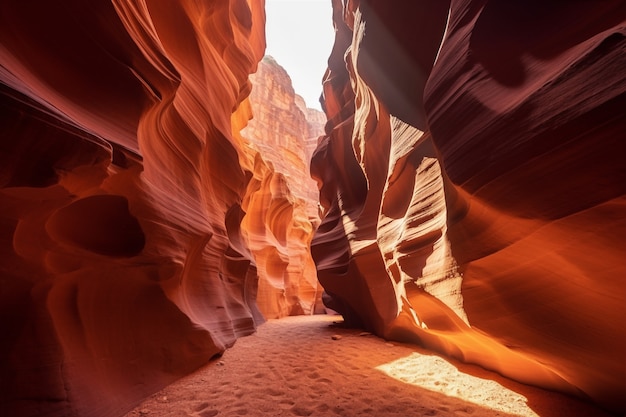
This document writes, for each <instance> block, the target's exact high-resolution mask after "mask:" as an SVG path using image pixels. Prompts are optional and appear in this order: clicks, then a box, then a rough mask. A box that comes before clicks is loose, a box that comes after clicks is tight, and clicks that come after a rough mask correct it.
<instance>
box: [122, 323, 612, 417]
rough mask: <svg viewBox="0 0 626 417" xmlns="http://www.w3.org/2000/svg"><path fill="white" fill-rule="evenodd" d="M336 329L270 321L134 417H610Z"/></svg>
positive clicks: (554, 395)
mask: <svg viewBox="0 0 626 417" xmlns="http://www.w3.org/2000/svg"><path fill="white" fill-rule="evenodd" d="M334 321H338V322H340V321H341V318H340V317H339V316H325V315H318V316H299V317H288V318H284V319H280V320H270V321H268V322H267V323H265V324H263V325H262V326H260V328H259V329H258V332H257V333H256V334H255V335H252V336H248V337H244V338H241V339H239V340H238V341H237V343H236V344H235V346H234V347H233V348H231V349H229V350H227V351H226V353H225V354H224V355H223V356H222V357H221V358H219V359H216V360H214V361H212V362H211V363H209V364H208V365H207V366H204V367H203V368H201V369H199V370H198V371H196V372H195V373H193V374H191V375H189V376H187V377H185V378H183V379H181V380H179V381H177V382H175V383H174V384H172V385H170V386H168V387H166V388H165V389H163V390H162V391H160V392H158V393H156V394H155V395H153V396H152V397H150V398H149V399H147V400H146V401H144V402H143V403H142V404H140V405H139V406H138V407H137V408H135V409H134V410H133V411H131V412H130V413H128V414H127V415H126V417H138V416H142V417H164V416H168V417H169V416H172V417H179V416H180V417H196V416H198V417H212V416H324V417H325V416H329V417H333V416H344V417H352V416H377V417H381V416H398V417H408V416H441V417H446V416H455V417H458V416H461V417H463V416H475V417H478V416H487V417H489V416H511V415H514V416H541V417H555V416H559V417H561V416H570V417H572V416H598V417H600V416H602V417H607V416H609V414H607V413H605V412H603V411H601V410H599V409H597V408H595V407H593V406H591V405H590V404H587V403H584V402H582V401H580V400H577V399H574V398H570V397H567V396H564V395H561V394H557V393H553V392H549V391H544V390H541V389H538V388H533V387H529V386H526V385H522V384H518V383H515V382H513V381H510V380H507V379H505V378H503V377H501V376H499V375H497V374H494V373H491V372H488V371H485V370H484V369H482V368H479V367H476V366H471V365H465V364H462V363H459V362H456V361H453V360H451V359H445V358H442V357H440V356H437V355H435V354H433V353H432V352H428V351H425V350H423V349H421V348H419V347H416V346H412V345H404V344H399V343H388V342H386V341H385V340H383V339H380V338H378V337H375V336H373V335H370V334H363V332H362V331H360V330H355V329H345V328H342V327H340V326H337V325H333V322H334ZM335 339H336V340H335Z"/></svg>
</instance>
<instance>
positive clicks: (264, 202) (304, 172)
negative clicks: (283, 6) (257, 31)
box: [242, 56, 326, 318]
mask: <svg viewBox="0 0 626 417" xmlns="http://www.w3.org/2000/svg"><path fill="white" fill-rule="evenodd" d="M250 81H251V82H252V85H253V87H252V92H251V93H250V105H251V108H252V112H253V114H254V116H253V118H252V119H251V120H250V121H249V122H248V126H247V127H246V128H245V129H244V130H243V131H242V135H243V136H244V137H246V138H247V139H248V140H249V141H250V142H251V146H252V147H253V148H254V149H255V150H257V151H258V152H259V155H260V159H258V160H257V163H256V164H255V170H254V172H253V174H254V178H253V179H252V180H251V182H250V185H249V188H250V187H256V190H254V191H252V192H249V193H248V196H249V198H248V199H247V200H246V201H247V205H246V207H244V210H245V211H246V213H248V215H247V216H246V220H245V221H244V223H243V226H244V228H245V232H246V234H247V241H248V246H249V247H250V250H251V251H252V252H253V255H254V258H255V262H256V265H257V269H258V274H259V288H258V292H257V304H258V307H259V309H260V310H261V312H262V313H263V315H264V316H265V317H266V318H278V317H283V316H286V315H297V314H311V313H314V312H315V310H316V308H317V309H318V312H323V311H324V308H323V305H322V303H321V296H322V288H321V286H320V284H319V282H318V280H317V272H316V269H315V264H314V263H313V259H312V258H311V252H310V243H311V239H312V237H313V231H314V228H316V227H317V225H318V224H319V211H318V198H317V194H318V193H317V186H316V183H315V181H314V180H313V179H312V178H311V176H310V166H309V161H310V159H311V155H312V154H313V150H314V149H315V147H316V146H317V139H318V138H319V137H320V136H321V135H322V134H323V133H324V123H325V120H326V117H325V115H324V113H322V112H320V111H318V110H315V109H310V108H307V107H306V105H305V103H304V100H303V99H302V98H301V97H300V96H297V95H296V94H295V93H294V90H293V86H292V84H291V79H290V78H289V75H288V74H287V72H286V71H285V70H284V69H283V67H281V66H280V65H279V64H278V63H277V62H276V61H275V60H274V58H272V57H270V56H266V57H264V58H263V60H262V61H261V62H260V63H259V66H258V69H257V72H256V73H254V74H252V75H251V76H250Z"/></svg>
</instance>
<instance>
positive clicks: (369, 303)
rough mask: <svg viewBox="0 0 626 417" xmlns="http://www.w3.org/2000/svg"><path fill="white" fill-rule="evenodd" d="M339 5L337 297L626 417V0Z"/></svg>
mask: <svg viewBox="0 0 626 417" xmlns="http://www.w3.org/2000/svg"><path fill="white" fill-rule="evenodd" d="M333 5H334V21H335V25H336V29H337V32H336V33H337V36H336V42H335V46H334V49H333V51H332V54H331V57H330V60H329V69H328V72H327V74H326V77H325V81H324V93H325V103H324V104H325V111H326V115H327V117H328V120H329V124H328V125H327V131H328V132H329V134H328V135H327V136H326V137H325V138H324V139H323V140H322V141H321V143H320V146H319V147H318V148H317V150H316V153H315V154H314V156H313V161H312V173H313V176H314V178H316V179H317V180H318V182H319V186H320V200H321V204H322V206H323V218H322V223H321V225H320V227H319V229H318V231H317V233H316V235H315V237H314V240H313V245H312V253H313V256H314V259H315V262H316V264H317V268H318V276H319V279H320V281H321V283H322V285H323V286H324V288H325V290H326V291H327V292H328V293H329V294H330V295H331V296H332V299H327V303H328V304H329V305H330V306H332V307H333V308H335V309H337V310H338V311H341V312H342V313H343V315H344V317H345V318H346V320H347V321H349V322H353V323H355V324H358V325H362V326H365V327H366V328H369V329H371V330H372V331H374V332H376V333H377V334H379V335H381V336H384V337H387V338H392V339H400V340H410V341H414V342H417V343H420V344H423V345H425V346H427V347H428V348H431V349H434V350H437V351H440V352H444V353H446V354H449V355H452V356H454V357H456V358H459V359H462V360H465V361H468V362H472V363H477V364H480V365H482V366H484V367H486V368H489V369H493V370H496V371H498V372H500V373H502V374H504V375H506V376H509V377H511V378H514V379H517V380H519V381H523V382H526V383H530V384H536V385H539V386H542V387H546V388H550V389H556V390H560V391H564V392H568V393H572V394H575V395H579V396H582V397H585V398H590V399H592V400H593V401H595V402H597V403H599V404H601V405H603V406H605V407H607V408H610V409H613V410H618V411H623V410H624V403H623V398H624V395H625V394H626V387H625V386H624V375H625V373H626V368H625V362H624V352H625V351H626V336H625V335H626V332H625V330H626V329H625V327H624V317H626V300H625V296H624V295H625V294H624V286H623V276H624V275H625V274H626V264H625V263H624V261H623V260H622V258H623V257H624V248H625V247H626V241H625V237H624V236H626V197H625V195H626V168H625V167H626V165H624V161H625V160H626V147H625V146H624V132H625V131H626V121H625V113H624V102H625V95H624V92H625V91H626V82H625V81H624V80H625V78H624V76H623V70H622V69H621V68H623V67H624V64H626V61H625V59H626V55H625V54H624V50H625V46H626V44H625V40H624V31H625V24H624V13H623V11H624V2H622V1H604V2H600V3H598V4H596V3H594V4H593V5H592V4H591V3H585V2H579V3H576V5H570V4H568V5H565V4H560V3H555V4H552V5H549V6H546V5H545V3H543V2H538V1H537V2H535V1H531V2H520V4H519V5H516V4H511V3H510V2H495V1H484V0H482V1H481V0H453V1H451V2H450V3H449V4H448V3H447V2H444V1H435V0H433V1H427V0H420V1H413V0H410V1H409V0H407V1H398V2H394V4H393V7H391V6H390V3H389V2H383V1H377V0H368V1H366V0H361V1H348V2H341V1H338V0H336V1H333Z"/></svg>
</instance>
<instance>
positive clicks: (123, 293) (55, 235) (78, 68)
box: [0, 0, 319, 417]
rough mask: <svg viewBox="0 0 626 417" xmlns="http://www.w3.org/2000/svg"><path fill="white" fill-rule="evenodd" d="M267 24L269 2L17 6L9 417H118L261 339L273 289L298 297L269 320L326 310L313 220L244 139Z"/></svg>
mask: <svg viewBox="0 0 626 417" xmlns="http://www.w3.org/2000/svg"><path fill="white" fill-rule="evenodd" d="M264 21H265V14H264V2H263V1H262V0H250V1H248V0H228V1H219V2H200V3H199V2H195V1H187V0H180V1H167V2H163V1H160V0H158V1H152V0H149V1H116V0H114V1H113V2H111V1H99V0H98V1H90V2H83V1H78V0H67V1H64V2H54V3H49V2H38V3H37V5H36V6H34V5H33V4H31V3H28V2H26V3H25V2H20V1H3V2H2V4H1V5H0V82H1V83H0V119H1V123H0V134H1V140H0V228H1V230H0V245H1V247H2V250H1V251H0V257H1V262H0V322H1V323H2V329H3V330H2V331H3V333H2V337H1V338H0V340H1V341H0V353H1V354H0V375H1V377H0V414H1V415H3V416H5V415H6V416H9V415H11V416H26V415H37V416H42V415H46V416H63V417H67V416H79V415H80V416H112V415H122V414H123V413H124V412H125V411H127V410H128V409H130V408H131V407H132V406H133V405H135V404H136V403H137V402H138V401H139V400H141V399H143V398H145V397H146V396H147V395H149V394H151V393H153V392H155V391H156V390H158V389H160V388H161V387H163V386H165V385H166V384H168V383H170V382H172V381H173V380H175V379H177V378H179V377H180V376H183V375H186V374H188V373H189V372H191V371H193V370H194V369H196V368H198V367H199V366H201V365H203V364H205V363H206V362H207V361H208V360H209V359H210V358H212V357H213V356H215V355H219V354H221V352H223V350H224V349H225V348H227V347H228V346H231V345H232V344H233V343H234V342H235V340H236V339H237V338H238V337H240V336H243V335H247V334H250V333H252V332H253V331H254V330H255V327H256V326H257V325H258V324H260V323H261V322H262V321H263V320H264V318H263V315H262V314H261V312H260V311H259V308H257V305H256V301H255V300H256V298H257V291H258V289H259V288H261V287H263V286H267V285H269V284H267V283H274V282H276V281H278V284H277V286H280V285H282V286H283V287H285V288H286V290H287V293H286V294H282V295H276V294H273V295H272V297H269V296H268V297H265V298H264V299H263V300H264V302H262V303H261V304H262V310H263V312H264V313H266V314H268V315H272V316H281V315H284V314H291V313H294V312H301V313H310V312H311V311H312V310H313V309H314V308H315V300H316V299H319V294H317V292H316V291H317V284H316V283H315V280H314V274H315V271H314V269H313V266H312V264H311V261H310V259H308V258H307V255H308V253H307V252H308V250H307V248H308V244H309V242H310V239H311V233H312V230H313V227H314V225H313V224H312V222H313V223H314V222H315V221H316V220H315V216H311V210H310V209H309V208H308V205H307V204H308V202H307V204H305V203H304V202H303V200H304V197H303V196H301V195H299V194H298V193H301V191H300V190H299V189H294V190H292V189H291V188H290V187H292V186H293V182H292V181H290V180H289V178H288V176H289V173H288V172H285V171H278V170H276V169H275V168H274V167H273V166H272V164H271V162H269V161H267V160H266V159H265V158H266V155H264V154H263V153H262V152H261V151H260V150H259V149H256V148H255V147H254V146H251V144H250V142H249V141H248V140H247V139H245V138H244V137H242V136H241V135H240V133H239V131H240V130H241V129H242V128H243V127H244V126H245V125H246V124H247V122H248V120H249V119H250V117H251V110H250V103H249V101H248V100H247V96H248V95H249V93H250V90H251V84H250V82H249V80H248V77H249V74H250V73H253V72H255V71H256V69H257V63H258V62H259V61H260V60H261V58H262V56H263V53H264V49H265V40H264ZM294 134H295V133H294ZM302 134H303V135H305V134H306V135H308V134H309V131H308V130H307V131H306V133H305V132H303V133H302ZM308 139H309V138H308V137H304V136H303V137H302V138H301V140H308ZM300 151H301V149H300V148H298V152H300ZM296 157H297V158H302V155H300V154H297V155H295V156H294V161H295V159H297V158H296ZM294 163H295V162H294ZM298 163H299V166H298V167H297V168H298V170H297V175H301V171H305V172H306V171H307V169H305V166H306V163H304V162H303V161H302V160H299V162H298ZM315 215H317V211H315ZM270 237H271V239H270ZM262 239H266V240H265V241H263V242H262V245H260V244H259V241H260V240H262ZM303 267H306V268H308V270H309V272H308V274H307V275H306V277H305V278H303V279H301V280H300V281H297V282H290V279H291V278H292V277H293V276H295V275H298V274H299V273H300V272H302V271H300V270H297V269H298V268H303ZM261 269H262V271H260V270H261ZM259 282H260V283H259ZM277 291H278V290H277ZM270 298H271V300H270ZM266 301H267V302H266ZM269 301H271V302H269Z"/></svg>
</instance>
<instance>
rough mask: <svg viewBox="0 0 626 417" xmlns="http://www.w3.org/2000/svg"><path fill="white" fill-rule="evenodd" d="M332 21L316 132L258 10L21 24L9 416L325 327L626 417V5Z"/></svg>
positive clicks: (92, 14) (72, 1) (383, 13)
mask: <svg viewBox="0 0 626 417" xmlns="http://www.w3.org/2000/svg"><path fill="white" fill-rule="evenodd" d="M328 2H329V3H332V15H331V13H329V16H328V18H329V19H332V23H333V25H334V29H335V42H334V45H333V47H332V50H329V51H328V69H327V70H326V73H325V74H320V79H319V82H320V90H323V95H322V97H321V98H320V100H321V104H322V109H323V113H322V112H319V111H316V110H314V109H312V108H307V106H306V104H305V103H304V100H303V99H302V98H301V97H299V96H298V95H297V94H296V93H297V92H295V91H294V89H293V87H292V86H291V82H290V80H289V75H288V74H287V72H286V71H285V70H284V69H283V68H282V67H281V66H280V65H279V64H280V62H276V60H274V59H273V58H272V57H270V56H265V48H266V42H265V9H264V6H265V2H264V0H208V1H196V0H167V1H164V0H90V1H88V2H85V1H81V0H64V1H62V2H46V1H38V2H28V1H18V0H3V1H2V2H1V3H0V121H1V123H0V135H1V138H0V248H1V250H0V261H1V262H0V323H1V324H2V336H1V338H0V415H2V416H7V417H9V416H18V417H22V416H63V417H83V416H89V417H117V416H123V415H124V414H125V413H127V412H129V411H130V410H132V409H133V408H134V407H135V406H137V404H139V403H141V401H143V400H144V399H146V398H148V397H150V396H151V395H153V394H154V393H156V392H158V391H159V390H161V389H163V388H164V387H166V386H168V385H169V384H172V383H173V382H175V381H177V380H180V379H181V378H183V377H185V376H187V375H190V374H191V373H193V372H194V371H196V370H197V369H199V368H201V367H202V366H204V365H206V364H207V363H209V362H213V361H214V360H215V359H217V358H219V357H220V356H221V355H222V354H224V352H227V350H228V349H229V348H231V347H232V346H233V345H234V344H235V342H236V341H237V340H238V339H239V340H240V341H241V340H244V339H249V338H250V337H252V336H250V335H253V334H254V333H255V331H257V329H261V328H263V326H265V325H266V324H264V322H266V321H267V320H274V319H279V320H277V321H279V322H280V321H281V320H285V318H286V317H288V316H310V315H323V314H326V312H336V313H338V314H340V315H341V316H342V319H343V321H344V324H345V325H347V326H349V327H351V328H355V329H360V330H361V331H363V332H367V333H371V334H373V335H375V336H377V337H379V338H382V339H384V340H386V341H389V342H390V343H391V342H394V343H406V344H410V345H415V346H419V347H421V348H423V349H426V350H428V351H432V352H435V353H436V354H439V355H442V356H444V357H449V358H452V359H454V360H456V361H459V362H460V363H467V364H473V365H478V366H480V367H482V368H484V369H486V370H489V371H493V372H496V373H498V374H500V375H502V376H503V377H506V378H509V379H511V380H513V381H516V382H519V383H522V384H528V385H531V386H535V387H539V388H542V389H545V390H550V391H555V392H559V393H563V394H566V395H568V396H571V397H574V398H578V399H581V400H582V401H584V402H585V403H589V404H592V405H593V406H594V407H598V408H599V409H601V410H604V411H606V412H608V413H613V414H615V415H622V414H623V413H624V412H626V404H625V402H624V398H626V354H625V352H626V289H625V285H624V282H625V281H624V279H625V278H626V261H625V260H624V259H626V257H625V255H626V94H625V93H626V77H625V75H624V69H625V68H626V2H625V1H623V0H598V1H594V2H591V1H572V2H565V1H553V2H544V1H539V0H526V1H504V0H395V1H386V2H385V1H382V0H328ZM293 337H294V338H297V334H294V336H293ZM362 339H363V340H364V341H365V340H366V339H365V338H362ZM250 340H252V339H250ZM237 343H239V342H237ZM285 343H289V341H287V342H285ZM364 343H365V342H364ZM302 349H306V347H303V348H302ZM250 352H251V353H250V354H251V355H254V354H255V351H254V350H253V349H252V350H250ZM307 354H308V355H309V356H311V357H315V355H316V352H315V351H310V352H307ZM253 359H254V357H253ZM212 360H213V361H212ZM207 415H209V414H207ZM211 415H215V414H211ZM305 415H308V414H305ZM321 415H331V414H324V413H322V414H321ZM345 415H350V414H345ZM416 415H417V414H416Z"/></svg>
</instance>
